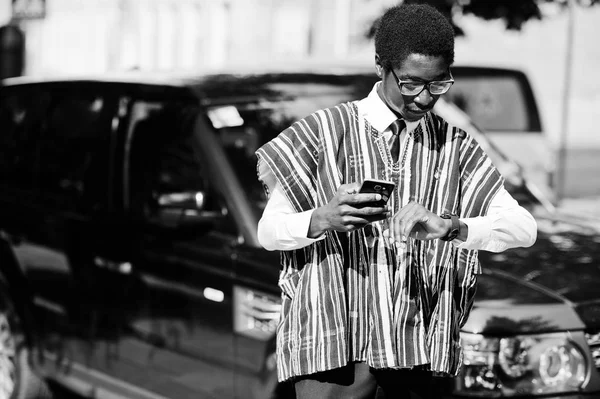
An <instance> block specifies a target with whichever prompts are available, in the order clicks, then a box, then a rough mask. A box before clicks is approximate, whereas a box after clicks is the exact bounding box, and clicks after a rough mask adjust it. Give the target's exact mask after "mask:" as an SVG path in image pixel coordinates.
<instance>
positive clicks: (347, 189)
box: [308, 183, 390, 238]
mask: <svg viewBox="0 0 600 399" xmlns="http://www.w3.org/2000/svg"><path fill="white" fill-rule="evenodd" d="M359 189H360V183H350V184H342V185H341V186H340V187H339V188H338V190H337V193H336V194H335V196H334V197H333V198H332V199H331V200H330V201H329V203H328V204H327V205H323V206H321V207H319V208H317V209H315V211H314V212H313V213H312V217H311V220H310V226H309V229H308V237H309V238H316V237H319V236H321V235H322V234H323V233H325V232H326V231H328V230H335V231H342V232H350V231H354V230H357V229H360V228H363V227H365V226H366V225H367V224H369V223H372V222H375V221H378V220H383V219H386V218H388V217H389V216H390V211H389V208H388V207H387V206H374V205H373V203H375V202H377V201H379V200H381V195H380V194H372V193H369V194H366V193H365V194H362V193H359V192H358V190H359Z"/></svg>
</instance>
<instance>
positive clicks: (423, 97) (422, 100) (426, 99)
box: [415, 87, 433, 106]
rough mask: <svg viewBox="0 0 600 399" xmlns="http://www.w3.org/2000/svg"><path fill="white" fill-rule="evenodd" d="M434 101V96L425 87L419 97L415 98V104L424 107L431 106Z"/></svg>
mask: <svg viewBox="0 0 600 399" xmlns="http://www.w3.org/2000/svg"><path fill="white" fill-rule="evenodd" d="M432 100H433V96H432V95H431V93H430V92H429V90H428V89H427V87H424V88H423V90H421V92H420V93H419V95H417V96H416V97H415V102H416V103H418V104H420V105H424V106H426V105H429V103H430V102H431V101H432Z"/></svg>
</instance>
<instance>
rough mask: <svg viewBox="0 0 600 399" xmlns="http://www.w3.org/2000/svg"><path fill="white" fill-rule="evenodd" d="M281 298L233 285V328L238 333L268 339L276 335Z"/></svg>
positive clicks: (263, 339) (262, 339)
mask: <svg viewBox="0 0 600 399" xmlns="http://www.w3.org/2000/svg"><path fill="white" fill-rule="evenodd" d="M280 312H281V299H280V298H279V297H277V296H274V295H270V294H267V293H266V292H262V291H258V290H253V289H250V288H247V287H240V286H237V285H236V286H234V287H233V328H234V331H235V332H236V333H238V334H242V335H245V336H247V337H251V338H255V339H258V340H261V341H266V340H268V339H270V338H272V337H273V335H275V332H276V330H277V324H278V323H279V313H280Z"/></svg>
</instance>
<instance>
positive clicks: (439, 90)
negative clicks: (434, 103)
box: [429, 82, 452, 95]
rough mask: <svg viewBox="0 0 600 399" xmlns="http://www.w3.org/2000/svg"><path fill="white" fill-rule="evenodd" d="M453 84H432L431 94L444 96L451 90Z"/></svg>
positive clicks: (430, 85) (430, 86) (430, 87)
mask: <svg viewBox="0 0 600 399" xmlns="http://www.w3.org/2000/svg"><path fill="white" fill-rule="evenodd" d="M450 86H452V82H431V83H430V84H429V92H430V93H431V94H433V95H439V94H444V93H445V92H447V91H448V90H449V89H450Z"/></svg>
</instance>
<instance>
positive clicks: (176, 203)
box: [157, 191, 205, 210]
mask: <svg viewBox="0 0 600 399" xmlns="http://www.w3.org/2000/svg"><path fill="white" fill-rule="evenodd" d="M157 203H158V207H159V209H197V210H201V209H202V208H203V207H204V203H205V194H204V192H202V191H186V192H181V193H166V194H160V195H159V196H158V199H157Z"/></svg>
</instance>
